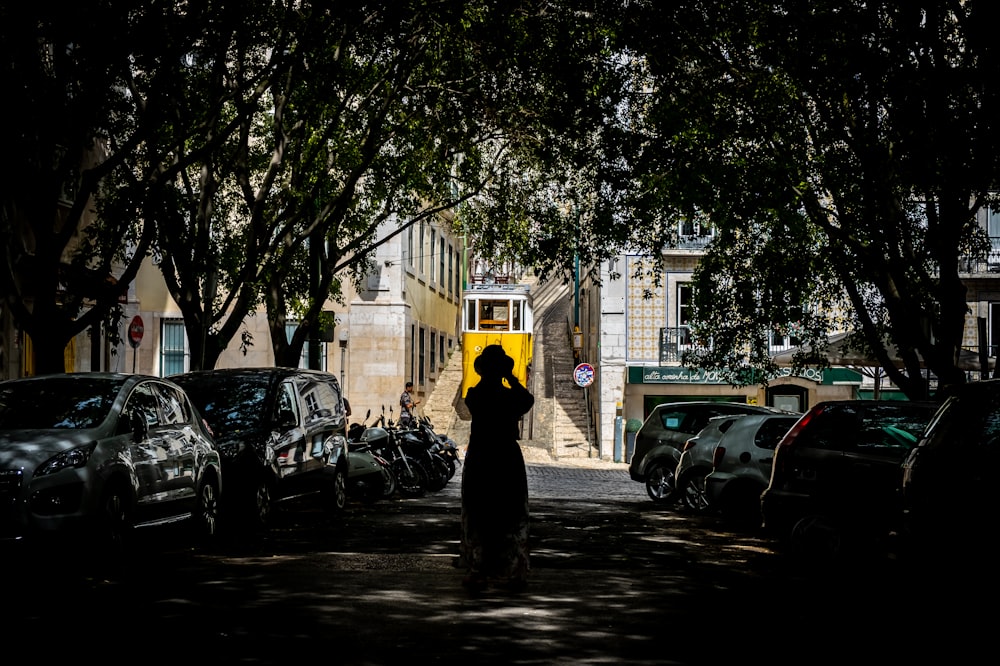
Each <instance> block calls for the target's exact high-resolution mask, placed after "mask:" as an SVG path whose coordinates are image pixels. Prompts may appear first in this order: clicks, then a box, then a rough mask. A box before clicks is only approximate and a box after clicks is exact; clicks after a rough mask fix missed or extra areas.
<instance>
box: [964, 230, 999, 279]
mask: <svg viewBox="0 0 1000 666" xmlns="http://www.w3.org/2000/svg"><path fill="white" fill-rule="evenodd" d="M958 270H959V272H961V273H1000V236H990V251H989V253H987V255H986V257H985V258H981V257H971V256H969V255H963V256H961V257H959V259H958Z"/></svg>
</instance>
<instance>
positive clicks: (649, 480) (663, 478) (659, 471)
mask: <svg viewBox="0 0 1000 666" xmlns="http://www.w3.org/2000/svg"><path fill="white" fill-rule="evenodd" d="M646 492H647V493H648V494H649V497H650V499H652V500H653V501H654V502H671V501H673V500H674V499H676V497H677V496H676V494H675V493H674V470H673V469H671V468H670V466H668V465H665V464H664V463H662V462H656V463H653V465H652V467H650V468H649V473H647V474H646Z"/></svg>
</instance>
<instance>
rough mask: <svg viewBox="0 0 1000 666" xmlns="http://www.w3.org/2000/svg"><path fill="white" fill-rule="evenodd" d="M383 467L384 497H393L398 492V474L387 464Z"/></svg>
mask: <svg viewBox="0 0 1000 666" xmlns="http://www.w3.org/2000/svg"><path fill="white" fill-rule="evenodd" d="M381 467H382V498H383V499H385V498H387V497H392V496H393V495H395V494H396V475H395V474H394V473H393V471H392V469H390V468H389V467H388V466H387V465H381Z"/></svg>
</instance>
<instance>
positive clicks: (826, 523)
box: [789, 515, 844, 561]
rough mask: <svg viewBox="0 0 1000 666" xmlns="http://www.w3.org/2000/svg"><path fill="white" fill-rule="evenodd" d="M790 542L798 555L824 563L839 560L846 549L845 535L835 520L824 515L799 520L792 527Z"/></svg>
mask: <svg viewBox="0 0 1000 666" xmlns="http://www.w3.org/2000/svg"><path fill="white" fill-rule="evenodd" d="M789 542H790V544H791V547H792V549H793V551H794V552H795V554H796V555H799V556H802V557H805V558H808V559H814V560H823V561H832V560H835V559H837V558H838V557H839V556H840V555H841V553H842V552H843V548H844V533H843V529H841V526H840V525H838V524H837V522H836V521H835V520H832V519H831V518H829V517H827V516H822V515H810V516H806V517H804V518H801V519H799V520H798V521H796V523H795V524H794V525H793V526H792V530H791V533H790V534H789Z"/></svg>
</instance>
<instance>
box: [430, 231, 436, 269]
mask: <svg viewBox="0 0 1000 666" xmlns="http://www.w3.org/2000/svg"><path fill="white" fill-rule="evenodd" d="M436 248H437V231H435V230H434V229H431V282H434V279H435V276H434V250H435V249H436Z"/></svg>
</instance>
